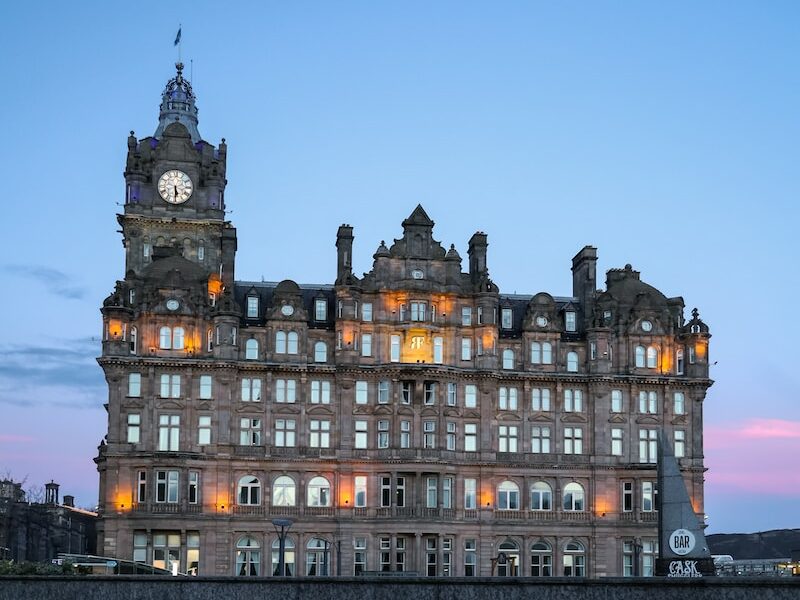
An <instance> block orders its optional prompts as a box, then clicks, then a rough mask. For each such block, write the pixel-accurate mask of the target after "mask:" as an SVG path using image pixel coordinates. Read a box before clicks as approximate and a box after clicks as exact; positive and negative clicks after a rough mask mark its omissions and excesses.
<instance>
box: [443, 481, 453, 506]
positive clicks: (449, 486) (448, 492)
mask: <svg viewBox="0 0 800 600" xmlns="http://www.w3.org/2000/svg"><path fill="white" fill-rule="evenodd" d="M442 508H453V478H452V477H442Z"/></svg>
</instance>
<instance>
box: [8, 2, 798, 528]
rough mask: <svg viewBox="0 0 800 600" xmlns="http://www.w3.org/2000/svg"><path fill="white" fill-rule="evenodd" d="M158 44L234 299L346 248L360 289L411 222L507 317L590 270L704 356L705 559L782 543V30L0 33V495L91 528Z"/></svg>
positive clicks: (793, 115) (735, 8) (500, 12)
mask: <svg viewBox="0 0 800 600" xmlns="http://www.w3.org/2000/svg"><path fill="white" fill-rule="evenodd" d="M179 23H180V24H181V25H182V27H183V44H182V52H183V59H184V62H186V64H187V72H188V73H191V78H192V83H193V85H194V87H195V91H196V92H197V95H198V98H199V99H198V106H199V108H200V132H201V133H202V134H203V137H204V138H205V139H207V140H208V141H210V142H211V143H214V144H217V143H218V142H219V140H220V138H222V137H225V138H226V139H227V142H228V145H229V154H228V181H229V185H228V190H227V202H228V206H229V208H230V209H231V210H232V213H231V214H230V219H231V220H232V221H233V222H234V223H235V224H236V225H237V227H238V231H239V253H238V261H237V278H239V279H261V278H262V277H264V278H265V279H267V280H281V279H284V278H287V277H290V278H293V279H296V280H298V281H301V282H308V283H310V282H331V281H332V280H333V279H334V274H335V249H334V241H335V233H336V228H337V226H338V225H339V224H340V223H343V222H347V223H350V224H352V225H353V226H354V227H355V235H356V241H355V249H354V264H355V270H356V271H357V272H361V271H366V270H369V268H370V266H371V256H372V253H373V252H374V251H375V248H376V247H377V246H378V244H379V243H380V241H381V240H382V239H386V240H387V241H389V240H391V239H392V238H393V237H396V236H399V235H400V231H401V229H400V222H401V221H402V219H403V218H405V217H406V216H407V215H408V214H409V213H410V212H411V211H412V210H413V208H414V206H416V204H417V203H418V202H419V203H422V204H423V206H424V207H425V208H426V210H427V211H428V213H429V214H430V215H431V217H432V218H433V219H434V221H436V223H437V225H436V228H435V235H436V237H437V239H440V240H441V241H442V242H443V243H444V244H447V245H449V244H450V243H454V244H455V245H456V248H457V249H458V250H459V251H460V252H461V254H462V256H466V242H467V240H468V239H469V237H470V235H471V234H472V233H473V232H474V231H476V230H478V229H480V230H483V231H485V232H486V233H487V234H488V235H489V244H490V246H489V268H490V271H491V274H492V277H493V279H494V280H495V281H496V282H497V283H498V285H499V286H500V288H501V290H503V291H506V292H515V291H516V292H519V293H535V292H538V291H548V292H550V293H553V294H558V295H566V294H569V293H570V292H571V274H570V264H571V263H570V261H571V258H572V256H573V255H574V254H575V253H576V252H577V251H578V250H579V249H580V248H581V247H582V246H584V245H585V244H593V245H595V246H597V247H598V251H599V256H600V260H599V264H598V268H599V271H600V272H605V270H607V269H609V268H617V267H622V266H624V265H625V264H626V263H631V264H633V266H634V268H636V269H638V270H640V271H641V272H642V279H643V280H645V281H647V282H648V283H650V284H652V285H655V286H656V287H658V288H659V289H661V290H662V291H663V292H664V293H665V294H666V295H667V296H675V295H681V296H683V297H684V299H685V301H686V304H687V307H688V308H689V309H690V308H692V307H694V306H697V307H698V308H699V309H700V312H701V316H702V317H703V318H704V319H705V320H706V322H707V323H709V325H710V326H711V329H712V333H713V338H712V345H711V359H712V362H713V361H717V364H716V365H715V366H714V367H713V368H712V376H713V378H714V379H715V380H716V384H715V385H714V386H713V388H711V390H710V393H709V396H708V399H707V401H706V403H705V418H706V458H707V465H708V466H709V468H710V470H709V472H708V473H707V485H706V495H707V502H706V511H707V513H708V514H709V525H710V527H709V530H710V531H712V532H722V531H756V530H761V529H770V528H779V527H798V526H800V524H798V522H797V518H796V516H795V515H796V511H794V510H793V509H794V507H795V506H796V504H797V502H798V500H800V475H798V472H797V470H796V469H792V468H791V466H790V463H789V459H790V458H791V457H794V456H796V455H797V452H798V451H800V419H799V418H798V417H797V410H796V401H797V390H798V389H800V385H799V384H800V381H798V380H799V379H800V376H799V375H798V369H797V368H796V366H795V364H794V363H795V362H796V361H794V356H793V354H794V347H793V346H794V345H795V340H796V339H797V336H798V334H800V326H798V320H797V318H796V317H795V316H794V311H793V310H792V308H791V306H792V305H791V301H792V298H794V297H795V296H796V295H797V292H798V284H797V282H796V277H797V273H798V266H797V263H798V250H797V246H796V244H795V243H794V242H795V239H794V238H795V235H796V233H795V232H796V228H797V223H798V209H797V202H798V200H800V185H799V184H798V176H797V163H798V158H800V157H799V156H798V147H797V140H798V139H800V119H798V112H797V111H798V106H800V43H799V42H798V36H797V33H796V32H797V31H798V27H799V26H800V5H798V4H797V3H794V2H769V3H764V2H736V3H731V2H670V3H652V2H651V3H645V2H629V3H625V2H610V1H609V2H594V3H579V2H559V3H543V2H534V1H530V2H445V1H441V2H402V3H375V2H338V3H330V2H291V3H276V2H269V3H262V2H257V3H256V2H254V3H246V2H236V3H229V4H221V3H211V2H171V3H162V2H148V1H145V2H136V3H107V2H80V3H60V2H42V3H36V4H35V5H29V4H27V3H25V4H23V3H19V2H17V3H14V2H4V3H2V4H0V33H2V35H0V75H2V82H3V85H2V87H3V93H2V94H1V95H0V131H2V133H3V135H4V137H5V139H4V143H3V144H2V145H0V164H2V165H3V173H4V177H3V180H4V182H5V189H6V192H5V199H6V200H5V202H4V209H5V215H4V218H3V219H2V220H0V235H2V238H1V239H2V240H3V241H2V244H3V245H2V248H3V250H4V251H3V253H2V256H1V257H0V274H2V276H3V279H4V280H5V281H6V285H5V289H6V293H5V294H3V295H1V296H0V319H2V329H1V330H2V332H3V334H2V335H1V336H0V474H2V473H6V472H8V473H10V474H12V475H13V476H14V477H16V478H23V477H27V478H28V481H29V482H31V483H34V484H41V483H44V481H46V480H47V481H49V479H50V478H55V479H57V480H59V481H60V482H61V483H62V485H63V488H62V489H63V491H65V492H66V493H74V494H76V495H77V497H78V501H79V502H80V503H81V504H83V505H87V506H91V505H93V504H94V503H95V502H96V496H97V477H96V473H95V471H94V464H93V463H92V461H91V459H92V457H93V456H94V455H95V449H96V446H97V444H98V442H99V441H100V439H101V438H102V436H103V434H104V431H105V413H104V411H103V409H102V404H103V402H104V400H105V392H104V389H103V388H104V382H103V378H102V373H101V371H100V369H99V367H97V366H96V364H95V362H94V357H95V356H96V355H97V354H98V353H99V345H98V343H97V341H96V340H97V338H98V336H99V332H100V318H99V316H100V315H99V312H98V307H99V306H100V304H101V302H102V300H103V298H104V297H105V296H106V295H107V294H108V293H109V292H110V291H111V290H112V288H113V284H114V281H115V280H116V279H117V278H121V277H122V276H123V255H122V246H121V244H120V236H119V234H118V233H117V232H116V230H117V224H116V220H115V214H116V212H117V211H118V210H119V209H120V208H119V206H118V205H117V204H118V203H120V202H122V200H123V191H124V187H123V178H122V170H123V168H124V160H125V152H126V137H127V135H128V132H129V131H130V130H131V129H133V130H134V131H135V132H136V134H137V135H138V136H139V137H143V136H146V135H152V133H153V132H154V131H155V127H156V119H157V115H158V103H159V100H160V93H161V90H162V89H163V86H164V84H165V82H166V80H167V79H168V78H169V77H171V76H172V75H173V73H174V66H173V65H174V62H175V59H176V53H175V49H174V48H173V46H172V42H173V39H174V36H175V32H176V30H177V28H178V24H179ZM190 60H191V63H190Z"/></svg>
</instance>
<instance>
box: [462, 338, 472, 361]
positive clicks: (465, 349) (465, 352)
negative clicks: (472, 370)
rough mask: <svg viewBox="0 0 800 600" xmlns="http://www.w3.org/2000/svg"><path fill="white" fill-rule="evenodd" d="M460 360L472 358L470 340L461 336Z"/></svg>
mask: <svg viewBox="0 0 800 600" xmlns="http://www.w3.org/2000/svg"><path fill="white" fill-rule="evenodd" d="M461 360H472V340H471V339H470V338H461Z"/></svg>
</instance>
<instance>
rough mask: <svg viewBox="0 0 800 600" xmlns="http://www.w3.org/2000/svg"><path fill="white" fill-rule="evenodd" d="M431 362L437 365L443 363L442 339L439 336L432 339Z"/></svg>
mask: <svg viewBox="0 0 800 600" xmlns="http://www.w3.org/2000/svg"><path fill="white" fill-rule="evenodd" d="M433 362H434V363H435V364H437V365H440V364H442V363H443V362H444V338H442V337H440V336H436V337H434V338H433Z"/></svg>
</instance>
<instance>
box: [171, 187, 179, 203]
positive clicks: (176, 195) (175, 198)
mask: <svg viewBox="0 0 800 600" xmlns="http://www.w3.org/2000/svg"><path fill="white" fill-rule="evenodd" d="M173 187H174V188H175V195H174V196H173V197H172V199H173V200H177V199H178V186H177V185H176V186H173Z"/></svg>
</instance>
